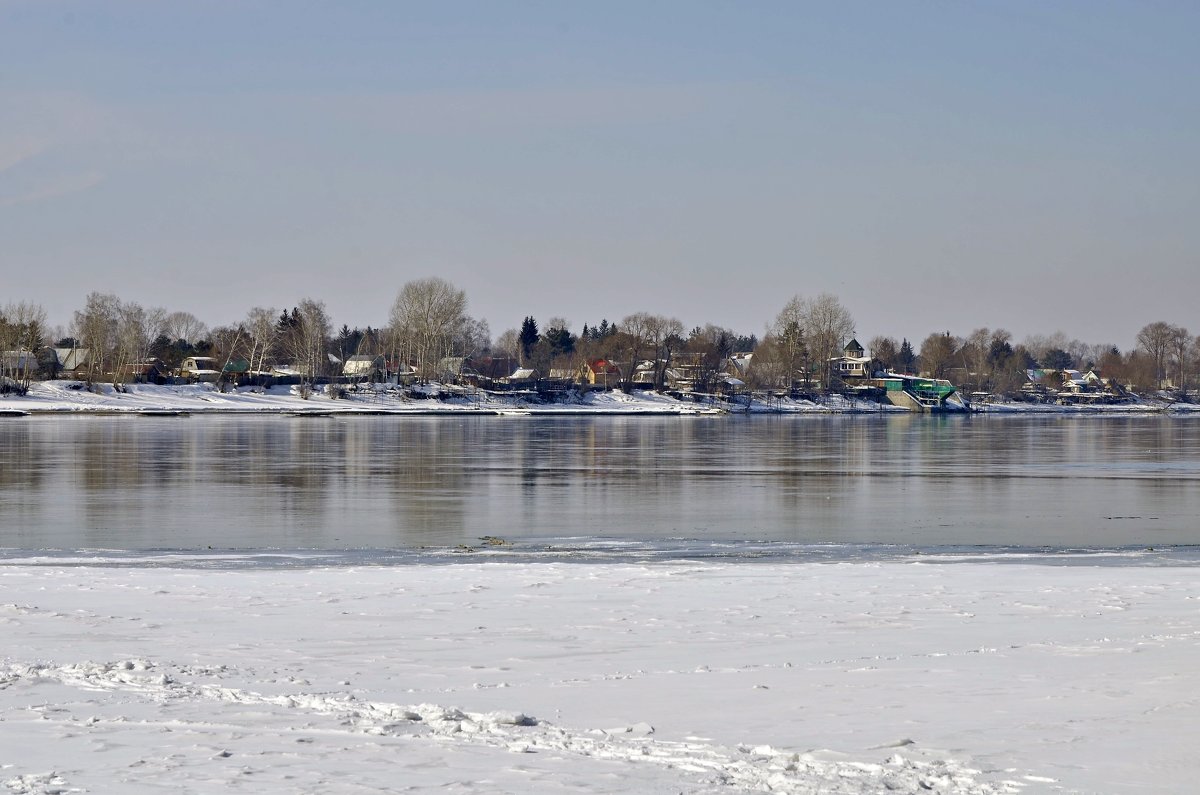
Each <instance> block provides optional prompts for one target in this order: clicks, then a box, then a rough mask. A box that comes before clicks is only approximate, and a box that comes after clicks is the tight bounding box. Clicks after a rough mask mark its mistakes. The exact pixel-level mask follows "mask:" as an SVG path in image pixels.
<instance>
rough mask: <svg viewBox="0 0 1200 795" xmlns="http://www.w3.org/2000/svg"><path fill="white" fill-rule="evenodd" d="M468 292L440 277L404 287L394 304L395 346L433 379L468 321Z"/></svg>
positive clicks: (392, 319)
mask: <svg viewBox="0 0 1200 795" xmlns="http://www.w3.org/2000/svg"><path fill="white" fill-rule="evenodd" d="M466 312H467V295H466V293H465V292H463V291H462V290H459V289H458V288H456V287H455V286H454V285H452V284H450V283H449V282H448V281H446V280H445V279H439V278H437V277H436V276H435V277H431V278H428V279H418V280H416V281H411V282H408V283H407V284H405V285H404V286H403V287H402V288H400V293H399V295H397V296H396V301H395V303H393V304H392V312H391V316H390V331H391V336H392V339H393V346H394V349H395V350H396V351H397V352H398V353H399V354H400V356H401V358H403V359H404V360H405V361H410V362H413V363H415V364H416V365H417V371H418V372H419V373H420V374H421V377H422V378H426V379H427V378H429V377H430V376H431V375H433V374H434V369H435V367H436V365H437V363H438V361H440V360H441V359H442V358H444V357H446V356H449V355H450V354H451V352H452V351H453V349H454V344H455V341H456V340H458V339H459V338H460V336H461V334H462V328H463V326H464V324H465V323H466V321H467V315H466Z"/></svg>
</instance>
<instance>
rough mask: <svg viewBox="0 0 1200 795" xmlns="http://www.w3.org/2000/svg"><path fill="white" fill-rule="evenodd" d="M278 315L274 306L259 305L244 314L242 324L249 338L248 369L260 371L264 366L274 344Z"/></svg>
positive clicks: (277, 329)
mask: <svg viewBox="0 0 1200 795" xmlns="http://www.w3.org/2000/svg"><path fill="white" fill-rule="evenodd" d="M278 317H279V312H278V310H276V309H275V307H271V308H270V309H264V308H263V307H261V306H256V307H254V308H253V309H251V310H250V311H249V312H248V313H247V314H246V320H245V321H244V325H245V328H246V335H247V336H248V337H249V338H250V358H249V360H248V361H249V363H250V370H251V371H253V372H262V370H263V368H264V367H265V366H266V359H267V354H268V353H269V352H270V350H271V347H272V346H273V345H274V344H275V338H276V336H277V335H278V333H279V327H278V324H277V323H276V321H277V319H278Z"/></svg>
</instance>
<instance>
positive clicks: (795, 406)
mask: <svg viewBox="0 0 1200 795" xmlns="http://www.w3.org/2000/svg"><path fill="white" fill-rule="evenodd" d="M94 388H95V390H96V391H88V390H87V389H85V388H84V386H83V384H82V383H81V382H78V381H45V382H35V383H33V384H32V385H31V386H30V390H29V393H28V394H27V395H24V396H15V395H4V396H0V415H9V416H17V415H22V414H31V415H32V414H38V415H44V414H103V415H147V414H151V415H153V414H294V415H314V416H316V415H331V414H335V415H337V416H354V415H360V416H378V415H401V416H402V415H412V416H416V415H440V414H449V415H464V414H473V415H484V416H487V415H492V416H519V415H537V416H571V415H582V416H604V415H623V416H637V415H651V416H669V415H688V416H693V415H699V416H705V415H720V414H806V415H822V414H823V415H841V414H873V415H879V414H886V415H893V414H895V415H906V414H911V413H912V412H909V411H908V410H907V409H904V408H901V407H898V406H892V405H889V404H879V403H875V402H872V401H866V400H856V399H853V398H846V397H842V396H838V395H833V396H830V397H828V398H825V399H823V400H822V401H821V402H813V401H809V400H802V399H791V398H775V397H772V398H769V399H755V400H754V401H752V403H751V404H750V406H749V408H748V409H747V407H746V406H744V405H732V404H728V403H707V402H694V401H688V400H679V399H677V398H674V397H671V396H669V395H665V394H661V393H657V392H641V391H639V392H634V393H632V394H626V393H624V392H619V391H592V392H587V393H584V394H582V395H573V396H572V397H571V398H570V399H567V400H564V401H562V402H552V403H546V402H541V401H538V400H536V399H533V398H532V397H531V396H529V395H524V394H521V393H508V394H505V393H493V392H482V391H478V390H468V389H462V388H451V387H445V386H442V385H437V384H433V385H429V386H428V387H425V388H423V390H420V391H417V392H415V394H417V395H420V396H421V397H414V396H413V395H414V392H412V391H409V392H405V391H401V390H394V389H393V390H384V389H377V390H362V391H358V392H349V393H347V394H346V395H344V396H343V397H339V398H337V399H333V398H330V397H329V396H328V395H327V394H326V393H325V392H324V391H319V392H315V393H313V394H312V395H310V396H309V397H307V398H306V397H303V396H302V395H301V394H300V390H299V389H298V388H297V387H286V386H283V387H271V388H268V389H263V388H261V387H247V388H239V389H233V390H230V391H228V392H221V391H219V390H218V389H216V388H215V387H214V386H213V385H211V384H192V385H186V386H157V385H152V384H130V385H126V386H125V387H123V391H118V390H117V389H116V388H114V387H113V386H112V385H111V384H102V385H95V386H94ZM972 410H973V413H980V414H1005V415H1008V414H1030V415H1069V416H1129V415H1144V414H1167V415H1172V416H1177V415H1185V416H1186V415H1195V416H1200V405H1196V404H1178V403H1176V404H1172V403H1168V402H1166V401H1140V402H1137V403H1127V404H1118V405H1103V406H1059V405H1048V404H1031V403H980V404H973V405H972Z"/></svg>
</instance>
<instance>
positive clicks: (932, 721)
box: [0, 557, 1200, 795]
mask: <svg viewBox="0 0 1200 795" xmlns="http://www.w3.org/2000/svg"><path fill="white" fill-rule="evenodd" d="M1198 602H1200V568H1197V567H1195V566H1183V567H1175V566H1148V567H1143V566H1133V567H1123V566H1116V567H1114V566H1107V565H1102V564H1101V565H1081V566H1070V567H1053V568H1047V567H1044V566H1040V565H1037V564H1036V563H1034V564H1024V563H1013V564H1012V565H1005V566H995V565H993V564H990V563H978V562H974V561H971V560H964V561H960V562H953V563H945V564H940V565H930V564H928V563H926V562H923V561H922V560H920V559H919V558H909V559H898V560H893V561H882V562H872V563H868V562H855V563H846V562H841V563H829V562H816V563H762V564H755V565H746V564H744V563H738V562H729V561H717V562H702V561H667V562H650V563H645V562H642V563H600V564H594V565H588V566H586V567H580V566H578V565H573V564H570V563H566V562H549V563H515V562H504V563H500V562H495V561H487V562H479V561H477V560H469V561H466V560H464V562H462V563H456V564H453V565H409V566H403V567H400V568H397V567H389V566H382V567H357V566H346V567H333V568H329V567H322V566H318V567H315V568H300V569H280V568H267V569H262V568H250V569H242V570H196V569H194V568H193V569H189V568H176V567H173V566H172V565H171V564H170V563H169V562H168V563H166V564H165V565H155V566H153V567H149V568H133V569H131V568H126V567H115V568H114V567H112V566H110V565H107V564H100V565H55V563H54V562H53V561H41V562H40V563H38V564H37V565H30V564H29V563H28V562H22V561H21V560H14V559H12V558H4V557H0V624H2V625H3V627H4V632H5V648H4V650H3V652H2V653H0V715H3V716H4V719H3V720H0V747H2V748H4V749H5V751H6V753H5V754H4V755H3V757H2V758H0V786H4V787H7V789H8V790H10V791H13V792H26V793H50V792H57V793H65V792H103V791H112V790H113V789H114V788H118V789H120V790H121V791H122V792H128V793H135V794H136V793H141V792H146V793H149V792H155V791H159V790H160V789H161V788H163V787H164V786H170V787H171V788H172V789H173V790H176V791H214V790H217V789H226V788H229V787H236V786H243V787H252V788H254V789H255V791H259V792H280V793H282V792H296V791H305V792H312V791H320V792H329V793H338V792H394V791H396V790H397V788H399V787H401V786H403V787H406V788H408V789H411V790H415V791H425V790H432V789H438V788H441V789H444V788H447V787H448V788H452V789H454V791H457V792H479V793H485V792H486V793H514V794H515V793H526V792H551V791H554V792H581V793H618V792H620V793H623V792H630V791H637V792H642V793H650V794H651V795H655V794H657V793H663V794H664V795H665V793H676V792H680V791H686V792H690V793H713V794H714V795H715V794H716V793H736V792H743V793H744V792H768V791H786V792H792V793H868V792H880V791H895V792H909V793H916V792H927V791H933V792H940V793H947V794H958V793H973V794H979V795H984V794H985V793H986V794H991V793H1035V792H1037V793H1040V792H1100V791H1103V792H1128V791H1160V792H1164V791H1182V790H1184V789H1186V788H1187V786H1188V785H1189V784H1190V782H1191V781H1192V780H1194V779H1195V778H1196V776H1197V774H1200V761H1198V760H1197V759H1196V757H1195V755H1194V754H1193V753H1192V749H1191V730H1190V727H1192V726H1194V725H1195V721H1196V719H1197V718H1198V717H1200V703H1198V702H1197V701H1196V699H1194V698H1192V697H1191V696H1189V695H1188V694H1190V693H1195V692H1196V691H1197V686H1198V685H1200V672H1198V671H1197V670H1196V668H1195V666H1193V665H1191V664H1190V661H1192V660H1194V659H1195V655H1196V654H1197V653H1198V652H1200V613H1198V612H1197V610H1196V604H1197V603H1198Z"/></svg>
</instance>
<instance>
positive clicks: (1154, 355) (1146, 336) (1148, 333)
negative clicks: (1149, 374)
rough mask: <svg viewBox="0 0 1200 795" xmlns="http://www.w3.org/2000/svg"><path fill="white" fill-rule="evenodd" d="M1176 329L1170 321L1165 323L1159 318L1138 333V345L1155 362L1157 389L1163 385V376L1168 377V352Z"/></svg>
mask: <svg viewBox="0 0 1200 795" xmlns="http://www.w3.org/2000/svg"><path fill="white" fill-rule="evenodd" d="M1174 331H1175V329H1174V327H1173V326H1172V325H1171V324H1170V323H1164V322H1163V321H1161V320H1159V321H1157V322H1154V323H1151V324H1149V325H1147V326H1143V327H1142V330H1141V331H1139V332H1138V334H1137V344H1138V347H1139V348H1141V349H1142V351H1143V352H1144V353H1145V354H1146V355H1147V356H1148V357H1150V361H1151V362H1153V363H1154V388H1155V389H1160V388H1161V387H1162V382H1163V378H1165V377H1166V370H1167V354H1168V352H1169V351H1170V349H1171V338H1172V336H1173V335H1174Z"/></svg>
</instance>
